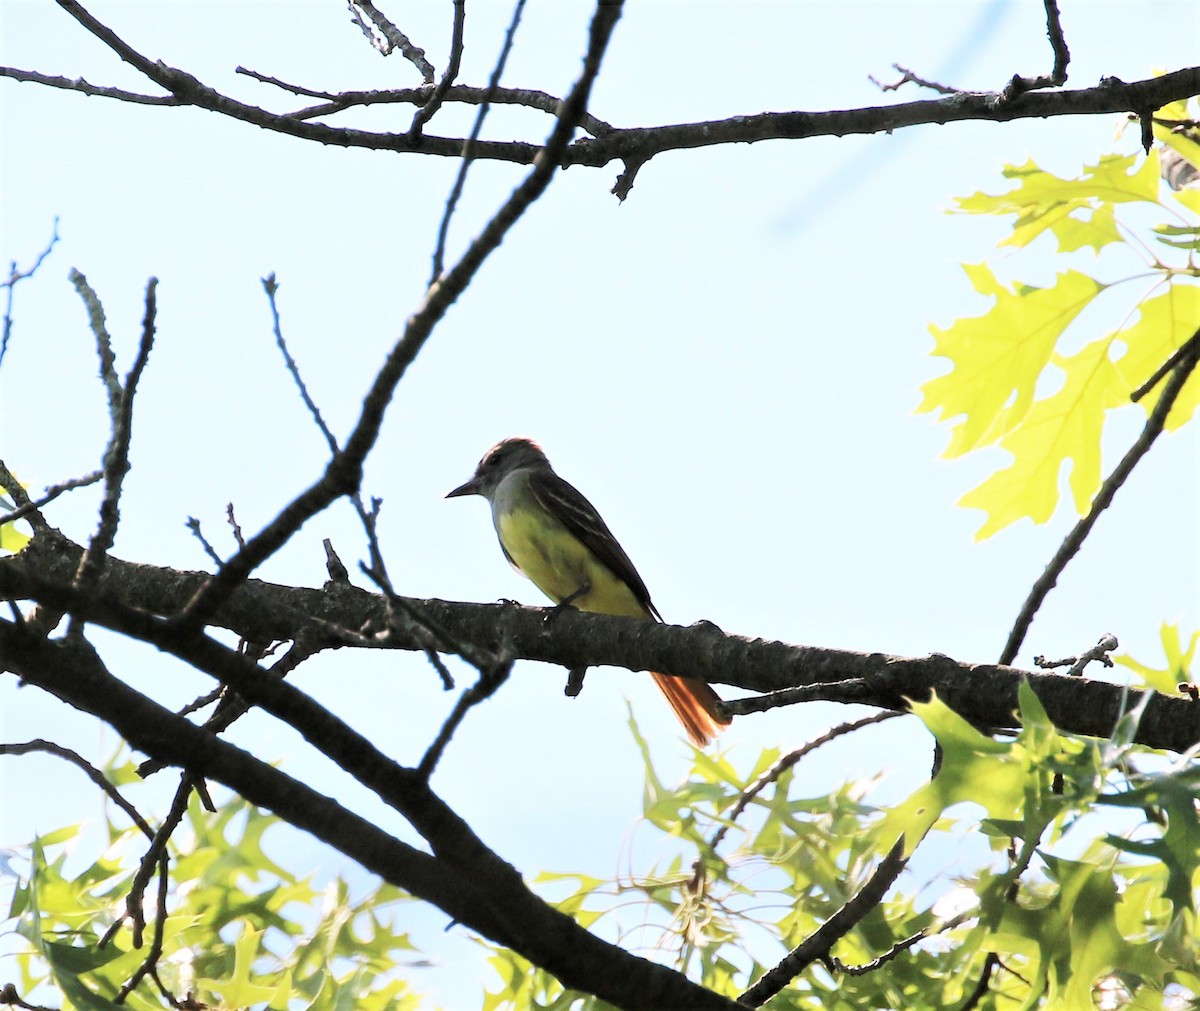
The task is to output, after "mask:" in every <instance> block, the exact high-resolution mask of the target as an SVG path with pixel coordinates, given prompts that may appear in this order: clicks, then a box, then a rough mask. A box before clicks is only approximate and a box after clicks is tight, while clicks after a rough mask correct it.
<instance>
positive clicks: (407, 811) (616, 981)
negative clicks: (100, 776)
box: [0, 622, 737, 1011]
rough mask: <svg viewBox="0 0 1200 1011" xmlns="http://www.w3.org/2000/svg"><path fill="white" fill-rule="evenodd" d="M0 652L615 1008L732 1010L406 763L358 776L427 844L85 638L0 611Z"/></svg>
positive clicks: (138, 743) (36, 680) (132, 737)
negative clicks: (566, 894)
mask: <svg viewBox="0 0 1200 1011" xmlns="http://www.w3.org/2000/svg"><path fill="white" fill-rule="evenodd" d="M0 656H3V657H4V663H5V664H6V665H7V666H9V667H10V668H11V669H13V670H14V671H15V672H16V673H17V674H18V675H19V676H21V677H22V678H24V679H25V680H27V681H28V682H29V683H30V684H33V685H36V686H38V687H40V688H42V689H44V690H46V691H49V692H52V693H53V694H55V695H56V696H58V697H59V698H61V699H63V700H64V701H66V702H68V703H69V704H71V705H73V706H75V707H76V708H78V709H80V710H81V711H84V712H90V713H93V714H94V715H96V716H98V717H99V718H100V719H102V720H104V721H105V722H106V723H108V724H109V725H111V726H112V727H113V728H114V729H115V730H116V731H117V732H118V733H119V734H120V735H121V736H122V737H124V738H125V739H126V740H127V741H129V743H130V744H131V746H133V747H135V748H138V749H139V750H142V751H145V752H146V753H147V754H150V755H152V756H154V757H156V758H159V759H161V760H163V761H166V762H168V763H170V764H173V765H185V766H187V767H188V768H189V769H190V771H191V772H192V774H193V775H195V776H200V777H204V778H208V779H212V780H215V781H217V782H220V783H224V784H225V785H226V786H228V787H230V788H231V789H233V790H236V791H237V792H238V793H239V794H240V795H241V796H243V797H245V798H246V800H247V801H249V802H250V803H252V804H256V805H258V806H260V807H265V808H268V809H270V810H272V811H273V812H275V814H277V815H278V816H279V817H281V818H284V819H285V820H287V821H289V822H291V823H292V824H293V825H296V826H297V827H298V828H301V829H303V830H305V831H308V832H310V833H312V834H313V835H314V836H315V837H316V838H317V839H319V840H321V841H322V842H326V843H328V844H329V845H331V846H334V847H336V848H337V849H338V850H340V851H341V852H343V853H345V854H346V855H347V856H349V857H350V858H351V859H354V860H357V861H358V862H359V863H360V864H362V866H363V867H365V868H366V869H367V870H368V871H372V872H374V873H376V874H379V875H380V876H381V877H382V878H383V879H384V880H386V881H389V882H391V883H393V884H395V885H397V886H398V887H401V888H404V889H406V890H407V891H409V892H410V893H412V894H413V895H415V896H417V897H419V898H422V899H425V900H427V901H429V902H432V903H434V904H435V905H437V906H438V907H439V908H441V909H442V910H444V911H445V912H446V913H447V914H448V915H449V916H451V917H452V918H453V919H454V920H456V921H458V922H460V923H462V924H464V925H465V926H467V927H468V928H469V929H471V930H475V931H478V932H479V933H480V934H482V935H484V936H485V937H488V938H490V939H492V940H494V941H496V942H497V943H499V944H503V945H505V946H506V947H510V948H512V949H513V950H515V951H517V952H518V953H520V954H521V955H523V956H524V957H525V958H527V959H529V960H530V961H532V962H533V963H535V964H537V965H540V966H542V967H543V968H545V969H546V971H547V972H550V973H552V974H553V975H554V976H556V977H557V978H558V979H560V980H561V981H562V982H563V984H564V985H565V986H567V987H572V988H577V989H583V990H586V991H587V992H590V993H595V994H596V995H597V996H599V997H601V998H602V999H603V1000H606V1001H608V1002H609V1003H611V1004H614V1005H616V1006H618V1007H622V1006H625V1007H688V1008H695V1009H697V1011H699V1009H704V1008H714V1009H716V1008H728V1009H730V1011H732V1009H734V1008H736V1006H737V1005H736V1004H734V1003H733V1002H731V1001H729V1000H727V999H726V998H724V997H721V996H719V995H717V994H714V993H712V992H710V991H708V990H706V989H704V988H703V987H700V986H698V985H696V984H694V983H691V982H689V981H688V980H687V979H686V978H685V977H684V976H682V975H681V974H680V973H677V972H675V971H673V970H671V969H668V968H666V967H665V966H661V965H655V964H653V963H651V962H648V961H646V960H645V959H642V958H638V957H637V956H635V955H632V954H629V953H628V952H625V951H623V950H621V949H620V948H619V947H617V946H616V945H612V944H609V943H607V942H605V941H602V940H600V939H599V938H597V937H596V936H594V935H593V934H590V933H589V932H588V931H586V930H584V929H583V928H582V927H581V926H580V925H579V924H578V923H576V922H575V921H574V920H572V919H571V918H570V917H569V916H567V915H566V914H564V913H561V912H559V911H558V910H556V909H554V908H553V907H551V906H549V905H548V904H547V903H545V902H544V901H543V900H541V899H540V898H538V897H537V896H536V895H534V894H533V893H532V892H530V891H529V889H528V888H527V887H526V885H525V883H524V881H523V880H522V878H521V875H520V873H519V872H518V871H517V870H516V868H514V867H513V866H512V865H511V864H509V863H507V862H506V861H504V860H502V859H501V858H500V857H499V856H498V855H497V854H496V853H494V852H493V851H492V850H490V849H488V848H487V847H486V846H485V845H484V844H483V843H482V841H481V840H479V838H478V837H477V836H476V835H475V834H474V833H473V832H472V831H471V829H470V827H469V826H468V825H467V824H466V823H465V822H464V821H463V820H462V819H461V818H460V817H459V816H458V815H457V814H456V813H455V812H454V811H453V810H451V809H450V808H449V807H447V805H446V804H445V803H444V802H443V801H442V800H441V798H440V797H438V796H437V795H436V794H435V793H434V792H433V791H432V790H431V789H430V788H429V786H428V784H427V783H425V781H424V780H422V779H420V778H419V777H417V776H416V775H415V772H414V771H412V770H410V771H409V772H408V773H407V774H405V773H403V772H401V773H400V774H399V775H398V776H397V775H396V773H395V767H394V766H393V771H391V772H390V773H389V774H388V775H387V777H386V778H385V779H383V780H377V779H376V777H375V776H374V775H369V776H368V777H367V779H366V780H364V782H366V783H367V784H368V785H370V786H371V787H372V788H374V789H376V790H377V791H378V792H379V793H380V795H381V796H382V797H384V798H385V799H391V800H392V801H400V802H401V807H402V808H403V810H402V813H403V814H404V816H405V817H406V818H408V819H409V820H410V822H411V823H412V824H413V826H414V827H415V828H416V829H417V830H418V831H419V832H420V833H421V834H422V835H425V836H426V837H427V838H428V839H429V840H430V844H431V847H432V850H433V853H432V854H429V853H423V852H421V851H420V850H418V849H416V848H415V847H413V846H409V845H407V844H406V843H403V842H401V841H400V840H397V839H395V838H393V837H391V836H389V835H387V834H386V833H385V832H383V831H382V830H380V829H379V828H378V827H377V826H376V825H375V824H373V823H372V822H371V821H369V820H367V819H365V818H362V817H359V816H358V815H356V814H354V813H353V812H352V811H349V810H348V809H346V808H345V807H343V806H342V805H340V804H338V803H337V802H336V801H334V800H332V799H331V798H329V797H325V796H322V795H321V794H319V793H317V792H316V791H315V790H313V789H311V788H310V787H308V786H306V785H305V784H303V783H300V782H298V781H297V780H295V779H293V778H291V777H289V776H287V775H286V774H285V773H283V772H281V771H279V770H278V769H274V768H272V767H270V766H269V765H267V764H266V763H263V762H260V761H258V760H256V759H254V758H252V757H251V756H250V755H248V754H247V753H246V752H244V751H242V750H240V749H238V748H235V747H233V746H232V745H230V744H228V743H226V742H225V741H222V740H221V739H220V738H216V737H213V736H211V735H209V734H206V733H205V732H204V731H202V730H200V729H199V728H197V727H194V726H192V725H191V724H190V723H188V721H187V720H184V719H181V718H180V717H178V716H176V715H174V714H173V713H171V712H169V711H168V710H166V709H165V708H163V707H162V706H159V705H158V704H157V703H155V702H152V701H151V700H149V699H147V698H145V697H144V696H142V695H140V694H139V693H137V692H135V691H133V690H132V689H131V688H129V687H128V686H127V685H125V684H123V683H122V682H121V681H119V680H117V679H116V678H114V677H112V675H111V674H109V673H108V672H107V671H106V670H105V669H104V668H103V665H102V664H101V663H100V662H99V658H98V657H97V656H96V654H95V652H94V651H92V650H91V649H90V648H87V647H86V646H83V645H77V644H74V643H71V642H68V641H65V640H58V641H54V642H51V641H48V640H46V639H43V638H40V637H37V636H32V635H29V634H26V633H24V632H22V631H21V630H20V629H18V628H16V627H15V626H13V625H11V624H9V623H7V622H0ZM256 680H260V681H262V683H263V684H265V683H266V681H265V680H263V679H256ZM238 687H239V691H240V690H241V686H240V685H239V686H238ZM260 687H261V685H260ZM272 689H273V690H280V689H287V690H290V691H294V689H291V686H289V685H287V684H286V683H281V682H272ZM351 734H352V738H353V740H346V741H344V742H343V747H345V748H346V749H348V751H350V752H356V751H357V748H356V743H357V735H353V732H352V731H351ZM362 757H363V756H361V755H359V756H358V757H357V758H356V761H359V760H361V758H362ZM368 764H369V763H368ZM389 764H390V763H389ZM380 771H382V770H380Z"/></svg>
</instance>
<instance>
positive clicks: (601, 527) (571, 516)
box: [529, 469, 662, 621]
mask: <svg viewBox="0 0 1200 1011" xmlns="http://www.w3.org/2000/svg"><path fill="white" fill-rule="evenodd" d="M529 489H530V491H532V492H533V494H534V496H535V497H536V498H537V500H538V502H540V503H541V505H542V508H543V509H545V510H546V511H547V512H548V513H550V515H552V516H554V517H555V518H556V519H558V521H559V522H560V523H562V525H563V526H564V527H566V528H567V530H569V531H570V532H571V533H572V534H573V535H574V536H576V537H578V538H579V540H581V541H582V542H583V544H584V545H585V546H586V547H587V549H588V550H589V551H590V552H591V553H592V554H593V555H595V556H596V557H597V558H598V559H599V560H600V561H601V562H603V563H604V565H605V566H606V567H607V568H608V569H609V570H610V571H611V572H612V573H613V575H615V576H616V577H617V578H618V579H620V580H621V582H623V583H624V584H625V585H626V586H628V587H629V589H630V590H632V591H633V595H634V597H636V598H637V600H638V602H639V603H640V604H642V605H643V606H644V607H645V608H646V610H647V611H649V612H650V613H651V614H652V615H654V617H656V618H658V620H659V621H661V620H662V615H660V614H659V613H658V609H657V608H656V607H655V606H654V604H653V602H652V601H651V600H650V591H649V590H647V589H646V584H645V583H644V582H642V577H641V576H639V575H638V571H637V569H635V568H634V567H633V562H631V561H630V560H629V556H628V555H627V554H625V549H624V548H622V547H621V545H620V544H619V543H617V539H616V538H615V537H614V536H613V535H612V531H611V530H609V529H608V526H607V525H606V524H605V522H604V520H602V519H601V518H600V514H599V513H598V512H597V511H596V507H595V506H593V505H592V503H591V502H589V501H588V500H587V499H586V498H584V497H583V494H582V493H581V492H580V491H579V490H578V489H577V488H576V487H575V486H574V485H572V484H570V483H568V482H567V481H564V480H563V479H562V478H561V477H559V476H558V475H557V474H555V473H554V471H551V470H541V469H538V470H533V471H531V473H530V475H529Z"/></svg>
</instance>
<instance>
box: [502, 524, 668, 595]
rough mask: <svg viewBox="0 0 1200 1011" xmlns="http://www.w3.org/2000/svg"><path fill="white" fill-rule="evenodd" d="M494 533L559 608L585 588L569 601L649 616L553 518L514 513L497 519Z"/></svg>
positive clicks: (615, 578)
mask: <svg viewBox="0 0 1200 1011" xmlns="http://www.w3.org/2000/svg"><path fill="white" fill-rule="evenodd" d="M496 533H497V534H498V535H499V536H500V543H501V544H502V545H503V546H504V550H505V551H506V552H507V553H508V557H509V559H510V560H511V561H512V563H513V565H515V566H516V568H517V570H518V571H519V572H520V573H521V574H522V575H524V576H526V577H528V578H529V579H530V580H532V581H533V584H534V585H535V586H536V587H537V588H538V589H539V590H541V591H542V592H543V593H544V594H546V596H547V597H549V598H550V599H551V600H553V601H554V602H555V603H556V604H557V603H558V602H559V601H562V600H565V599H566V598H567V597H569V596H571V594H573V593H575V592H576V591H577V590H579V589H580V588H581V587H584V586H586V587H588V590H587V592H586V593H583V594H581V595H580V596H578V597H576V598H575V599H574V600H573V601H572V602H571V603H572V605H573V606H574V607H577V608H579V610H581V611H592V612H594V613H596V614H620V615H625V616H626V617H630V618H644V617H647V612H646V609H645V608H644V607H643V606H642V605H641V603H639V602H638V599H637V597H635V596H634V595H633V592H632V591H631V590H630V589H629V587H628V586H626V585H625V583H624V582H622V581H621V580H620V579H618V578H617V577H616V576H615V575H613V573H612V572H611V571H610V570H609V568H608V567H607V566H605V565H603V564H601V563H600V562H599V561H598V560H597V559H596V558H595V556H594V555H593V554H592V553H591V552H590V551H589V550H588V549H587V548H586V547H585V546H584V544H583V543H582V542H581V541H580V540H579V539H578V538H576V537H575V536H574V535H573V534H572V533H571V532H570V531H569V530H567V528H566V527H564V526H563V525H562V524H561V523H558V522H557V521H556V520H554V519H553V518H552V517H550V516H549V515H547V514H545V513H541V514H534V513H532V512H531V511H529V510H528V509H520V508H519V509H515V510H513V511H512V512H509V513H507V514H506V515H504V516H500V517H497V518H496Z"/></svg>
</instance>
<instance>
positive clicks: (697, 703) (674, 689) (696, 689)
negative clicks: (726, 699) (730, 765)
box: [652, 673, 730, 748]
mask: <svg viewBox="0 0 1200 1011" xmlns="http://www.w3.org/2000/svg"><path fill="white" fill-rule="evenodd" d="M652 676H653V677H654V683H655V684H657V685H658V687H659V688H660V689H661V690H662V693H663V694H664V695H665V696H666V697H667V701H668V702H669V703H671V708H672V709H674V710H675V715H676V716H678V717H679V722H680V723H682V724H683V728H684V730H686V731H687V735H688V737H690V738H691V739H692V743H693V744H694V745H696V747H698V748H703V747H705V746H706V745H708V744H709V743H710V742H711V741H712V739H713V738H714V737H716V736H717V734H719V733H720V732H721V730H722V729H723V728H724V727H726V726H728V725H729V722H730V720H729V717H728V716H724V715H722V714H721V712H720V708H719V707H720V704H721V697H720V696H719V695H718V694H717V693H716V692H715V691H713V690H712V687H711V686H710V685H709V684H708V682H707V681H701V680H699V679H697V678H685V677H675V676H674V675H672V674H657V673H656V674H653V675H652Z"/></svg>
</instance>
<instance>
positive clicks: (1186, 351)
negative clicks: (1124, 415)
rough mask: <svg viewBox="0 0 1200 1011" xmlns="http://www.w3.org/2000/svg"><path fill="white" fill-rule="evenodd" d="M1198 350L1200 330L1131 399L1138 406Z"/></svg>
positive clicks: (1132, 394)
mask: <svg viewBox="0 0 1200 1011" xmlns="http://www.w3.org/2000/svg"><path fill="white" fill-rule="evenodd" d="M1198 348H1200V330H1197V331H1196V332H1195V333H1194V334H1192V336H1191V337H1189V338H1188V339H1187V340H1186V341H1184V342H1183V345H1182V346H1181V347H1180V348H1179V349H1178V350H1177V351H1176V352H1175V353H1174V354H1173V355H1171V357H1170V358H1168V359H1167V360H1166V361H1165V362H1163V363H1162V364H1161V365H1160V366H1159V367H1158V368H1157V369H1155V370H1154V374H1153V375H1152V376H1151V377H1150V378H1149V379H1147V380H1146V381H1145V382H1144V383H1142V385H1141V386H1139V387H1138V388H1137V389H1136V390H1134V391H1133V392H1132V393H1131V394H1129V399H1130V400H1131V401H1133V403H1135V404H1136V403H1137V402H1138V401H1139V400H1141V399H1142V398H1143V397H1144V396H1146V394H1147V393H1149V392H1150V391H1151V390H1152V389H1154V387H1156V386H1157V385H1158V384H1159V383H1160V382H1162V380H1163V377H1164V376H1165V375H1166V374H1167V373H1168V372H1170V371H1171V370H1172V369H1177V368H1178V367H1179V364H1180V362H1182V361H1183V360H1184V359H1185V358H1188V357H1190V356H1192V355H1195V354H1196V352H1197V349H1198Z"/></svg>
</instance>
